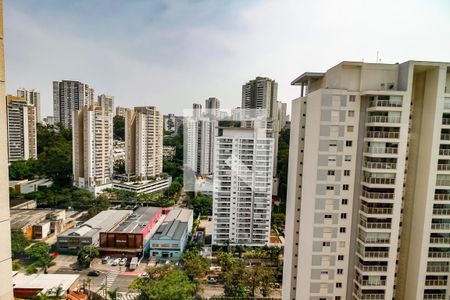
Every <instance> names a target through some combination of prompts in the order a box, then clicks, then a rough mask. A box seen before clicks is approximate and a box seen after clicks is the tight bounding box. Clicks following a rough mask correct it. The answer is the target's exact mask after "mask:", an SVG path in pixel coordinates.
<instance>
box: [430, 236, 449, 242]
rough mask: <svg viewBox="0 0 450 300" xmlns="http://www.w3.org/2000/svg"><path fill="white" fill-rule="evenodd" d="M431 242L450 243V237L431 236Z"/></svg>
mask: <svg viewBox="0 0 450 300" xmlns="http://www.w3.org/2000/svg"><path fill="white" fill-rule="evenodd" d="M430 243H431V244H450V237H430Z"/></svg>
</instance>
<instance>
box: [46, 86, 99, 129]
mask: <svg viewBox="0 0 450 300" xmlns="http://www.w3.org/2000/svg"><path fill="white" fill-rule="evenodd" d="M91 104H94V89H92V88H90V87H89V85H87V84H85V83H82V82H79V81H72V80H62V81H53V117H54V118H55V123H56V124H57V123H61V124H62V125H64V126H65V127H66V128H69V129H72V116H73V112H74V111H77V110H80V109H81V108H82V107H83V106H84V105H91Z"/></svg>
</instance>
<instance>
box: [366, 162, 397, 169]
mask: <svg viewBox="0 0 450 300" xmlns="http://www.w3.org/2000/svg"><path fill="white" fill-rule="evenodd" d="M364 167H366V168H370V169H388V170H391V169H395V168H396V167H397V164H396V163H388V162H371V161H365V162H364Z"/></svg>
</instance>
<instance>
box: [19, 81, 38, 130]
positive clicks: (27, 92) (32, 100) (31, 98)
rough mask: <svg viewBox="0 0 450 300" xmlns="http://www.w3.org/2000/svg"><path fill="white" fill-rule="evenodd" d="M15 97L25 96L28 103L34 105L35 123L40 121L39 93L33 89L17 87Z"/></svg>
mask: <svg viewBox="0 0 450 300" xmlns="http://www.w3.org/2000/svg"><path fill="white" fill-rule="evenodd" d="M17 97H21V98H25V99H26V100H27V101H28V103H29V104H31V105H33V106H34V107H36V123H37V122H42V119H41V93H39V92H38V91H36V90H35V89H25V88H20V89H17Z"/></svg>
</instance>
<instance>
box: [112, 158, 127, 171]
mask: <svg viewBox="0 0 450 300" xmlns="http://www.w3.org/2000/svg"><path fill="white" fill-rule="evenodd" d="M114 173H116V174H125V160H124V159H119V160H117V161H116V162H114Z"/></svg>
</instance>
